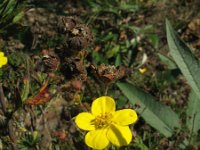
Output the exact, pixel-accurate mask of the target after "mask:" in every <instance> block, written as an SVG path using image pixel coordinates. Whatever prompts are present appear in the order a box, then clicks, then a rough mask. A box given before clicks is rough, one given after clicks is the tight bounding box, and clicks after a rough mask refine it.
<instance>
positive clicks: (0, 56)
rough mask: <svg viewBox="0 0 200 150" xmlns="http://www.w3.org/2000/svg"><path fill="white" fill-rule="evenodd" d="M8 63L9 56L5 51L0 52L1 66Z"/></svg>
mask: <svg viewBox="0 0 200 150" xmlns="http://www.w3.org/2000/svg"><path fill="white" fill-rule="evenodd" d="M7 63H8V59H7V57H5V56H4V53H3V52H0V68H1V67H2V66H3V65H6V64H7Z"/></svg>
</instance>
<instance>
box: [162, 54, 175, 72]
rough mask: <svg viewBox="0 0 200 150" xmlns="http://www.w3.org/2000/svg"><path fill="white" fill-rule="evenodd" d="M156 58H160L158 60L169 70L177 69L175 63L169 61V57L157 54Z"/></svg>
mask: <svg viewBox="0 0 200 150" xmlns="http://www.w3.org/2000/svg"><path fill="white" fill-rule="evenodd" d="M158 57H159V58H160V60H161V61H162V62H163V63H165V64H166V65H168V67H169V69H176V68H177V65H176V63H175V62H174V61H173V60H171V59H170V58H169V57H167V56H165V55H163V54H161V53H158Z"/></svg>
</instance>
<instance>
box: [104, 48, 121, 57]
mask: <svg viewBox="0 0 200 150" xmlns="http://www.w3.org/2000/svg"><path fill="white" fill-rule="evenodd" d="M119 51H120V45H116V46H114V47H113V48H112V49H110V50H108V51H107V52H106V57H107V58H111V57H113V56H115V55H116V54H117V53H118V52H119Z"/></svg>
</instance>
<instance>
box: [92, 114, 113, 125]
mask: <svg viewBox="0 0 200 150" xmlns="http://www.w3.org/2000/svg"><path fill="white" fill-rule="evenodd" d="M112 117H113V115H112V114H111V113H105V114H101V115H99V116H97V117H96V118H95V119H94V120H93V121H92V124H93V125H95V128H96V129H100V128H105V127H108V126H109V125H110V124H111V123H112Z"/></svg>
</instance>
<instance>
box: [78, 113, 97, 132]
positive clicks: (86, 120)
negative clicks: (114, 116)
mask: <svg viewBox="0 0 200 150" xmlns="http://www.w3.org/2000/svg"><path fill="white" fill-rule="evenodd" d="M94 119H95V117H94V116H93V115H92V114H91V113H88V112H82V113H80V114H78V115H77V116H76V119H75V123H76V125H77V126H78V127H79V128H80V129H82V130H87V131H90V130H94V129H95V126H94V125H92V124H91V122H92V121H93V120H94Z"/></svg>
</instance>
